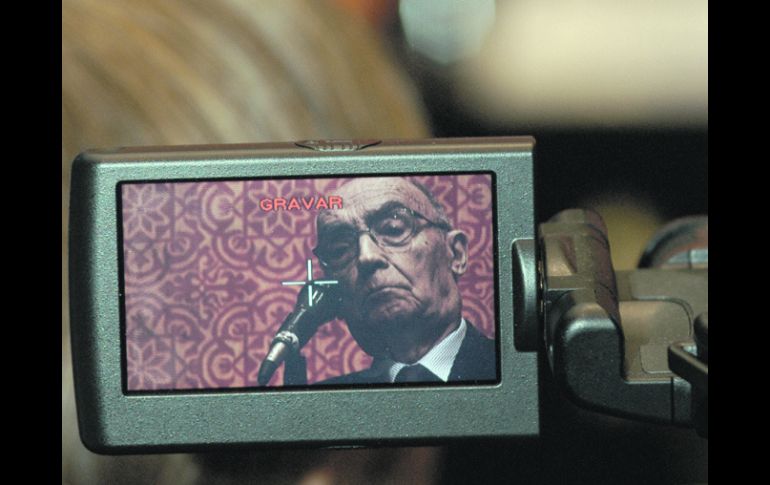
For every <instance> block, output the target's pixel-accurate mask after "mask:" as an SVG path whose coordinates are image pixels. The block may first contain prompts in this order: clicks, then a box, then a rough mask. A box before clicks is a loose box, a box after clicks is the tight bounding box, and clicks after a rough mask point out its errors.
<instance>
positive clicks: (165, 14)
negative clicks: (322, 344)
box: [62, 0, 708, 484]
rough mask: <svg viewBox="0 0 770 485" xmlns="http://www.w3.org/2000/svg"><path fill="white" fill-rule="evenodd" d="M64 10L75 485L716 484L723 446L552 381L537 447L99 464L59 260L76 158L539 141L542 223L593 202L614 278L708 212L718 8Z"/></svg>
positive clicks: (384, 4) (402, 5)
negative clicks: (86, 443)
mask: <svg viewBox="0 0 770 485" xmlns="http://www.w3.org/2000/svg"><path fill="white" fill-rule="evenodd" d="M62 9H63V11H62V83H63V86H62V138H63V143H62V207H63V211H62V244H63V248H64V250H63V259H62V270H63V271H62V278H63V279H62V282H63V287H64V289H63V294H62V315H63V317H62V318H63V322H62V323H63V325H62V346H63V357H62V407H63V410H62V418H63V434H62V440H63V443H62V446H63V448H62V457H63V463H62V481H63V483H243V482H248V483H252V482H260V481H269V482H270V483H308V484H324V483H364V482H367V483H375V482H376V483H439V484H455V483H458V484H459V483H473V482H476V481H479V480H483V482H484V483H510V482H513V481H519V482H523V483H618V482H622V483H704V482H707V481H708V441H707V440H704V439H701V438H698V437H697V436H696V435H695V433H694V431H691V430H684V429H676V428H669V427H663V426H655V425H644V424H639V423H633V422H630V421H626V420H622V419H616V418H610V417H606V416H601V415H597V414H595V413H591V412H588V411H583V410H580V409H578V408H576V407H574V406H573V405H571V403H569V402H567V401H565V399H564V398H563V397H562V396H561V395H559V393H558V390H556V389H554V388H553V386H552V385H551V383H550V380H549V378H548V375H547V373H544V374H543V375H542V376H541V379H542V381H543V383H544V385H543V391H542V395H541V400H542V404H543V406H542V415H541V420H542V434H543V436H542V439H540V440H538V441H537V442H497V443H470V444H464V443H456V444H452V445H449V446H442V447H428V448H399V449H388V450H359V451H323V452H317V451H301V452H291V451H285V452H274V453H259V454H255V453H249V452H243V453H241V452H238V453H227V454H207V455H195V456H189V455H172V456H163V457H122V458H104V457H96V456H94V455H92V454H90V453H89V452H87V451H85V450H84V449H81V448H82V445H78V441H77V438H76V435H75V432H76V431H75V428H74V410H73V409H72V404H71V376H70V375H69V374H68V373H69V372H70V370H69V364H68V363H67V359H68V358H69V354H68V353H67V352H68V344H67V340H68V321H67V317H66V314H67V303H66V297H67V295H66V261H65V258H64V255H65V254H66V224H67V220H66V211H65V208H66V206H67V204H68V198H67V197H68V179H69V162H70V161H71V160H72V158H74V156H75V155H76V154H77V153H78V152H79V151H82V150H84V149H86V148H90V147H100V146H110V145H142V144H144V145H146V144H182V143H230V142H249V141H251V142H258V141H282V140H295V139H305V138H351V137H361V138H364V137H373V138H399V137H400V138H422V137H463V136H488V135H490V136H491V135H533V136H535V138H536V139H537V151H536V177H537V179H536V188H537V199H536V204H537V220H538V221H539V222H543V221H545V220H547V219H548V218H549V217H551V216H552V215H554V214H555V213H556V212H558V211H560V210H561V209H564V208H570V207H589V208H593V209H595V210H597V211H598V212H599V213H600V214H601V215H602V216H603V217H604V219H605V221H606V223H607V227H608V230H609V235H610V245H611V248H612V251H613V262H614V265H615V267H616V269H631V268H633V267H635V266H636V263H637V261H638V258H639V255H640V254H641V251H642V249H643V247H644V246H645V244H646V243H647V241H648V239H649V238H650V237H651V236H652V235H653V233H654V232H655V231H656V230H657V229H659V228H660V227H661V226H662V225H663V224H664V223H665V222H668V221H670V220H671V219H674V218H677V217H681V216H686V215H693V214H707V213H708V4H707V2H702V1H696V0H680V1H677V2H667V1H664V0H644V1H643V0H632V1H628V2H616V1H611V0H591V1H589V0H563V1H554V2H542V1H541V2H537V1H534V0H509V1H505V0H497V1H495V0H442V1H424V0H364V1H358V0H326V1H319V2H312V1H299V0H296V1H295V0H291V1H286V2H273V1H256V0H255V1H246V0H223V1H221V2H210V3H207V2H200V1H190V2H180V1H167V2H162V1H160V0H158V1H149V0H137V1H136V2H131V3H130V4H128V3H125V2H111V1H106V0H105V1H103V2H96V1H93V0H91V1H89V0H65V1H64V2H63V4H62ZM503 412H505V410H501V413H503ZM78 446H80V447H78ZM300 462H301V463H302V465H301V466H298V465H297V463H300ZM287 467H288V468H287ZM236 469H237V470H238V472H235V471H233V470H236ZM287 470H290V471H287Z"/></svg>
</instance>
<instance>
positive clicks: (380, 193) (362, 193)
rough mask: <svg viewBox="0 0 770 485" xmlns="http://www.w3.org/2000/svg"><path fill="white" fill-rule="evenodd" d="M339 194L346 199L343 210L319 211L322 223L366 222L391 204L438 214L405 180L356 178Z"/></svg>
mask: <svg viewBox="0 0 770 485" xmlns="http://www.w3.org/2000/svg"><path fill="white" fill-rule="evenodd" d="M335 195H338V196H340V197H341V198H342V209H334V210H323V211H321V212H319V214H318V222H319V223H327V222H331V221H335V220H344V221H356V220H363V218H364V217H366V216H367V215H368V214H370V213H372V212H374V211H376V210H378V209H379V208H381V207H382V206H383V205H385V204H387V203H390V202H397V203H400V204H403V205H404V206H405V207H408V208H410V209H414V210H416V211H418V212H420V213H421V214H423V215H426V216H427V217H433V216H434V214H433V213H434V212H435V210H434V209H433V207H432V205H431V203H430V201H429V200H428V198H427V196H426V195H425V194H423V193H422V191H421V190H420V189H419V188H417V186H415V185H414V184H413V183H411V182H409V181H408V180H405V179H403V178H397V177H387V178H382V177H381V178H360V179H355V180H353V181H352V182H350V183H348V184H345V185H343V186H342V187H340V188H339V189H337V190H336V191H335Z"/></svg>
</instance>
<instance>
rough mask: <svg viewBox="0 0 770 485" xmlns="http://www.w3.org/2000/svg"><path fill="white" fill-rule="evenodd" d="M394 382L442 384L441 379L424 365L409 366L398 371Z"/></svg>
mask: <svg viewBox="0 0 770 485" xmlns="http://www.w3.org/2000/svg"><path fill="white" fill-rule="evenodd" d="M394 382H441V379H439V377H438V376H437V375H436V374H434V373H433V372H431V371H429V370H428V369H426V368H425V367H424V366H423V365H422V364H417V365H409V366H406V367H404V368H403V369H401V370H400V371H398V374H396V380H395V381H394Z"/></svg>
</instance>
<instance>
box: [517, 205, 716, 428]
mask: <svg viewBox="0 0 770 485" xmlns="http://www.w3.org/2000/svg"><path fill="white" fill-rule="evenodd" d="M535 251H536V252H539V257H536V258H531V257H530V258H527V257H526V256H527V255H529V256H531V253H533V252H535ZM536 256H537V255H536ZM527 260H530V261H535V260H536V261H538V266H539V267H538V271H537V273H538V274H539V282H537V284H535V283H533V282H531V281H530V282H525V281H522V282H518V283H520V284H521V286H520V288H521V291H517V293H516V294H515V295H514V297H515V298H516V300H517V301H516V306H517V307H518V308H522V311H525V310H526V309H527V308H528V306H527V305H529V306H530V307H531V306H532V305H536V302H541V303H540V306H539V308H538V309H537V310H538V311H535V312H533V313H532V314H534V315H538V314H539V315H540V317H541V318H540V319H539V320H540V321H542V322H543V326H542V327H541V328H540V329H537V328H536V327H535V325H536V323H533V321H532V320H529V321H526V320H525V321H523V323H522V329H521V330H523V331H519V330H520V329H518V328H517V332H518V336H519V338H518V339H517V340H516V346H517V348H519V350H524V351H535V350H538V347H540V342H539V341H538V340H540V339H542V340H540V341H542V342H544V345H545V352H546V355H547V357H548V362H549V364H550V369H551V372H552V373H553V375H554V377H555V380H556V382H557V384H558V386H559V387H560V388H561V389H562V390H563V391H564V392H565V393H566V394H567V396H568V397H569V398H570V399H571V400H572V401H574V402H575V403H576V404H578V405H579V406H582V407H586V408H589V409H592V410H595V411H599V412H602V413H606V414H612V415H616V416H621V417H626V418H632V419H638V420H644V421H650V422H656V423H666V424H675V425H682V426H694V427H695V428H696V430H697V431H698V433H699V434H700V435H701V436H703V437H708V218H707V217H695V218H687V219H682V220H679V221H675V222H674V223H672V224H670V225H668V226H666V227H665V228H664V229H663V230H662V231H661V233H659V235H658V236H656V237H655V238H653V240H652V241H651V243H650V245H648V248H647V250H646V251H645V254H644V256H643V257H642V259H641V262H640V268H639V269H636V270H633V271H617V272H616V271H614V270H613V267H612V262H611V260H610V250H609V243H608V240H607V229H606V227H605V225H604V222H603V221H602V219H601V217H599V215H598V214H596V213H594V212H591V211H586V210H582V209H568V210H565V211H563V212H560V213H559V214H557V215H556V216H554V217H553V218H552V219H550V220H549V221H548V222H546V223H544V224H541V225H540V230H539V235H538V245H537V247H534V244H533V243H532V242H531V241H519V242H517V244H514V266H517V265H518V266H521V265H523V264H525V263H523V261H527ZM519 269H520V270H523V269H526V268H519ZM514 273H515V274H516V273H517V272H516V271H514ZM518 274H519V275H521V274H526V273H523V272H521V271H519V272H518ZM530 274H533V273H530ZM533 287H536V291H533ZM537 293H540V294H539V295H538V294H537Z"/></svg>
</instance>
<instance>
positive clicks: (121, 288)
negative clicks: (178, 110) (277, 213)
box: [115, 170, 502, 397]
mask: <svg viewBox="0 0 770 485" xmlns="http://www.w3.org/2000/svg"><path fill="white" fill-rule="evenodd" d="M434 175H435V176H441V175H443V176H454V175H489V176H490V177H491V192H492V238H493V245H492V263H493V266H494V277H493V279H494V288H495V298H494V305H495V308H494V310H495V339H494V340H495V371H496V375H497V377H496V379H494V380H470V381H453V382H444V383H441V384H435V383H423V382H405V383H387V384H386V383H367V384H340V385H318V384H308V385H305V386H256V387H245V386H244V387H223V388H204V389H154V390H138V391H130V390H128V355H127V349H126V345H127V342H126V340H127V338H126V306H125V305H126V302H125V275H124V272H123V268H124V261H123V252H124V247H123V200H122V199H123V198H122V187H123V186H124V185H141V184H183V183H209V182H244V181H259V180H297V179H299V180H317V179H325V178H375V177H376V178H385V177H402V178H407V177H420V176H434ZM115 196H116V206H115V207H116V215H117V238H116V239H117V243H118V253H117V254H118V259H117V262H118V267H117V271H118V300H119V302H118V304H119V311H118V314H119V316H120V335H121V339H120V377H121V391H122V393H123V395H124V396H127V397H133V396H163V395H178V396H183V395H201V394H208V395H220V394H233V393H254V392H256V393H259V392H276V391H277V392H294V391H299V392H302V391H319V390H336V389H403V388H437V387H438V388H445V387H462V386H469V385H474V386H479V385H498V384H500V382H501V381H502V376H501V375H500V374H501V367H502V364H501V360H502V359H501V355H500V350H501V345H500V298H501V295H500V285H499V280H500V258H499V248H498V205H497V172H495V171H493V170H481V171H460V172H410V173H409V174H404V173H378V174H371V173H363V174H330V175H293V176H286V177H280V178H279V177H223V178H205V179H199V178H182V179H151V180H144V179H138V180H125V181H120V182H118V183H117V184H116V186H115Z"/></svg>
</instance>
